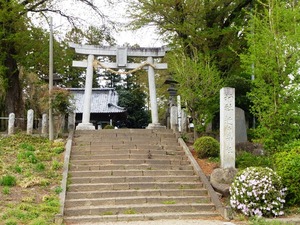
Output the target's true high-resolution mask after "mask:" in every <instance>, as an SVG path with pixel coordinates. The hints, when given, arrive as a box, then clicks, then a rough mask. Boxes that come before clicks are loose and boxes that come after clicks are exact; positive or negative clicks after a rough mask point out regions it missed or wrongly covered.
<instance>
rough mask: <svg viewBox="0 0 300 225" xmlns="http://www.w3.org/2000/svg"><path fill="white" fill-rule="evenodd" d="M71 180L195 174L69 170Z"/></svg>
mask: <svg viewBox="0 0 300 225" xmlns="http://www.w3.org/2000/svg"><path fill="white" fill-rule="evenodd" d="M69 173H70V175H71V178H76V177H90V178H93V177H100V176H101V177H103V176H104V177H106V176H122V177H125V176H137V177H141V176H151V177H153V178H155V177H159V176H162V177H163V176H172V177H173V176H178V177H183V176H185V177H191V176H194V175H195V173H194V171H193V170H123V169H122V170H92V171H87V170H84V171H78V170H74V171H73V170H70V172H69Z"/></svg>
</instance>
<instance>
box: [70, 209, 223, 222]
mask: <svg viewBox="0 0 300 225" xmlns="http://www.w3.org/2000/svg"><path fill="white" fill-rule="evenodd" d="M163 219H173V220H174V219H176V220H181V219H211V220H213V219H216V220H217V219H220V216H219V215H218V214H217V213H216V212H212V211H202V212H175V213H173V212H162V213H147V214H143V213H140V214H118V215H109V213H107V215H89V216H87V215H85V216H70V217H66V218H65V222H66V223H67V225H70V224H72V225H76V224H83V223H100V222H117V221H152V220H163Z"/></svg>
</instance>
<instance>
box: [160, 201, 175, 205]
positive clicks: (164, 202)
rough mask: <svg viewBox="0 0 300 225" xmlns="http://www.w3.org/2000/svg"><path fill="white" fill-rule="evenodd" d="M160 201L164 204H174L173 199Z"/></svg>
mask: <svg viewBox="0 0 300 225" xmlns="http://www.w3.org/2000/svg"><path fill="white" fill-rule="evenodd" d="M162 203H163V204H165V205H174V204H176V201H174V200H166V201H163V202H162Z"/></svg>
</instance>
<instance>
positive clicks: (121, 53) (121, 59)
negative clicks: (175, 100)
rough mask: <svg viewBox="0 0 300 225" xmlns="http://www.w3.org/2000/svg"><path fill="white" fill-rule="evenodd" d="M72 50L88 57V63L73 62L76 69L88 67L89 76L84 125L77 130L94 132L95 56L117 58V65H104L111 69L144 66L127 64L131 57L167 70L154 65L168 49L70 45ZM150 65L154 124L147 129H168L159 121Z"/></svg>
mask: <svg viewBox="0 0 300 225" xmlns="http://www.w3.org/2000/svg"><path fill="white" fill-rule="evenodd" d="M69 45H70V47H71V48H74V49H75V52H76V53H79V54H85V55H89V56H88V61H73V66H75V67H86V68H87V75H86V82H85V91H84V109H83V115H82V123H79V124H78V126H77V127H76V129H77V130H94V129H95V127H94V126H93V124H91V123H90V110H91V95H92V83H93V82H92V81H93V61H94V56H116V62H115V63H103V65H105V67H108V68H110V69H136V68H138V67H140V66H142V64H138V63H127V56H131V57H146V58H147V63H148V64H150V65H153V66H154V67H155V69H167V64H166V63H156V64H155V63H154V59H153V58H161V57H163V56H164V55H165V52H166V51H167V49H164V48H127V47H103V46H92V45H78V44H74V43H69ZM150 65H148V66H147V67H145V68H148V82H149V95H150V104H151V105H150V108H151V119H152V122H151V123H150V124H149V125H148V127H147V129H161V128H166V127H165V126H162V125H161V124H160V123H159V121H158V109H157V99H156V87H155V73H154V68H153V67H152V66H150Z"/></svg>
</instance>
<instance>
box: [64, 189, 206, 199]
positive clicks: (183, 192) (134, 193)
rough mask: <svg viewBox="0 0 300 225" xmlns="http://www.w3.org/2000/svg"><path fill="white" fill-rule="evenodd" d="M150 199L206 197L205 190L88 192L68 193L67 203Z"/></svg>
mask: <svg viewBox="0 0 300 225" xmlns="http://www.w3.org/2000/svg"><path fill="white" fill-rule="evenodd" d="M145 196H146V197H150V196H156V197H157V196H160V197H178V196H183V197H186V196H187V197H188V196H192V197H195V196H196V197H208V196H207V190H206V189H204V188H197V189H161V190H159V189H155V190H153V189H142V190H138V189H136V190H122V191H120V190H102V191H101V190H97V191H90V192H85V191H84V192H79V191H78V192H69V193H68V199H69V200H68V201H73V200H76V199H83V198H84V199H87V200H89V199H91V198H113V197H115V198H120V197H122V198H126V197H145Z"/></svg>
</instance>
